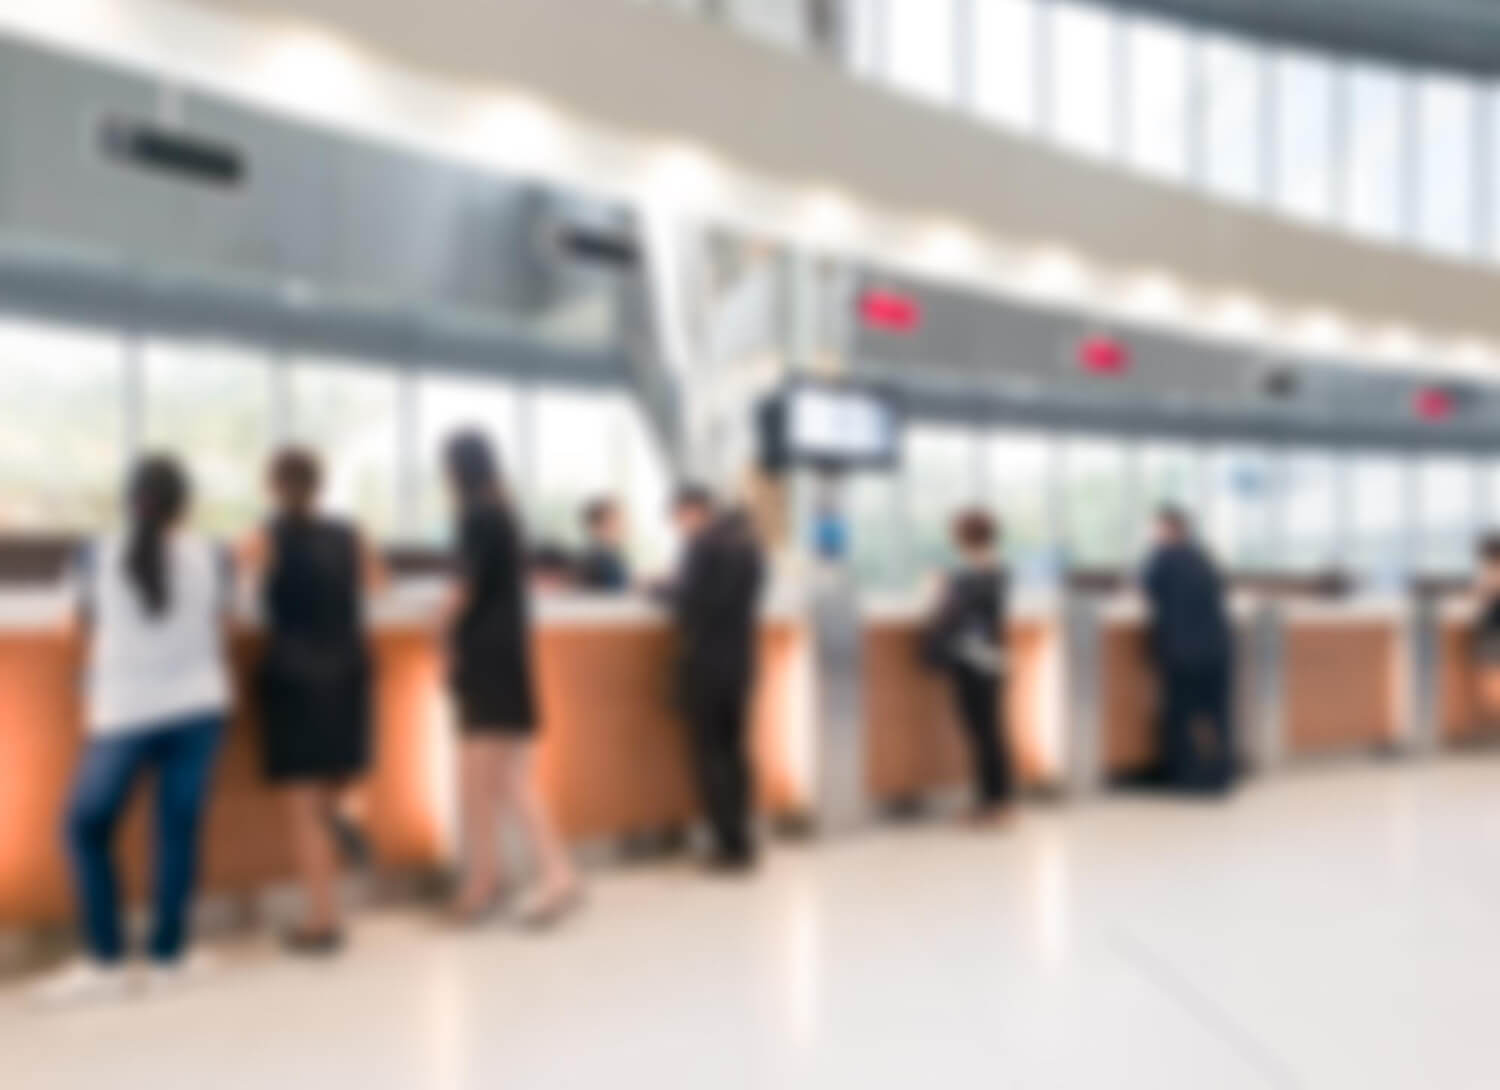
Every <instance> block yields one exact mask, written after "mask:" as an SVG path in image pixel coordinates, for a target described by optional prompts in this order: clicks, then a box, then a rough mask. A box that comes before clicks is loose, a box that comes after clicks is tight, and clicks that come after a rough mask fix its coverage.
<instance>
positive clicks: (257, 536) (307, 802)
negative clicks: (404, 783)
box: [240, 447, 382, 955]
mask: <svg viewBox="0 0 1500 1090" xmlns="http://www.w3.org/2000/svg"><path fill="white" fill-rule="evenodd" d="M321 482H322V467H321V466H320V464H319V462H318V459H317V457H316V456H315V455H314V454H312V453H311V452H310V451H307V450H304V449H302V448H300V447H289V448H287V449H285V450H283V451H281V452H280V453H278V454H277V455H276V456H275V457H274V458H273V459H272V461H271V468H270V473H269V474H268V478H267V483H268V485H269V488H270V492H271V497H272V502H273V504H274V506H275V509H276V514H275V516H274V517H273V518H272V519H271V520H270V521H269V522H268V523H267V524H266V525H265V526H264V527H262V528H261V529H260V530H258V531H257V532H255V533H254V534H252V535H251V536H250V537H249V538H248V539H247V540H246V542H245V543H244V545H243V546H242V548H241V552H240V558H241V567H242V570H243V572H244V574H245V576H246V577H247V579H248V580H250V581H251V582H252V583H253V584H254V585H255V586H256V588H257V589H258V591H259V593H260V599H261V602H262V605H263V607H264V611H265V620H266V649H265V656H264V658H263V659H262V660H261V666H260V673H259V677H258V690H259V695H260V710H261V740H262V743H263V752H264V760H265V769H266V776H267V778H268V779H269V780H270V781H271V782H272V783H273V784H275V785H276V786H277V787H279V788H280V789H281V792H282V796H283V798H284V800H285V804H286V814H287V820H288V823H289V825H290V828H291V833H292V844H293V847H294V850H295V855H296V859H297V867H298V870H299V871H300V872H301V878H302V888H303V892H304V898H303V913H302V921H301V923H300V924H299V925H298V926H297V927H295V928H293V929H292V930H291V931H289V932H288V933H287V935H286V936H285V945H286V947H287V949H288V950H290V951H291V952H293V953H297V954H313V955H317V954H332V953H335V952H336V951H338V950H339V948H340V947H341V946H342V945H343V930H342V927H341V922H340V912H339V904H338V872H339V865H338V857H339V854H340V852H341V851H342V852H343V853H344V854H346V855H349V856H351V857H353V858H354V859H355V860H356V861H359V860H360V859H361V857H362V856H363V855H364V837H363V835H362V834H361V833H360V832H359V830H358V826H357V825H356V824H355V823H354V822H353V821H351V820H350V819H349V817H348V816H347V815H346V813H345V811H344V806H345V804H346V799H347V797H348V791H347V789H348V788H349V787H350V786H351V785H352V784H353V782H354V781H355V780H357V779H358V778H359V777H360V776H361V775H362V774H363V773H364V772H365V769H366V767H367V766H368V764H369V760H370V733H371V731H370V719H371V695H370V686H371V673H372V669H371V657H370V649H369V646H368V644H367V642H366V639H365V633H364V598H365V591H366V590H367V589H373V587H374V586H375V585H376V584H378V583H379V582H380V580H381V578H382V574H381V570H380V565H379V562H378V561H377V560H376V558H375V556H374V554H373V553H371V552H370V551H369V550H368V549H367V548H366V547H365V544H364V542H363V540H362V539H361V537H360V535H359V532H358V531H357V530H356V529H355V528H354V527H353V526H350V525H348V524H347V523H345V522H343V521H341V520H338V519H334V518H330V517H328V516H326V515H324V514H322V513H321V512H320V511H319V510H318V492H319V488H320V485H321Z"/></svg>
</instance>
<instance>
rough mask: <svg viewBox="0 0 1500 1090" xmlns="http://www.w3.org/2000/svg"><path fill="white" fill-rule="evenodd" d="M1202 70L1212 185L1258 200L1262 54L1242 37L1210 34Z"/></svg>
mask: <svg viewBox="0 0 1500 1090" xmlns="http://www.w3.org/2000/svg"><path fill="white" fill-rule="evenodd" d="M1199 55H1200V57H1201V58H1202V60H1201V62H1200V63H1201V64H1202V70H1203V93H1204V108H1203V132H1202V140H1203V169H1204V178H1205V181H1206V182H1207V184H1208V188H1209V189H1210V190H1211V191H1213V192H1215V193H1218V194H1219V195H1221V196H1224V197H1231V198H1233V199H1235V200H1241V201H1254V200H1256V199H1257V198H1258V197H1259V196H1260V195H1261V190H1262V182H1263V180H1264V179H1263V172H1262V162H1263V160H1264V155H1263V149H1264V142H1263V136H1264V133H1265V123H1264V111H1265V109H1266V95H1265V86H1264V83H1265V81H1264V80H1263V78H1262V73H1263V69H1264V65H1263V63H1262V59H1261V55H1260V54H1259V53H1257V52H1256V51H1255V50H1254V49H1252V48H1250V47H1249V46H1247V45H1243V44H1241V43H1240V42H1236V41H1233V40H1230V39H1226V38H1207V39H1205V40H1204V41H1203V44H1202V46H1201V47H1200V54H1199Z"/></svg>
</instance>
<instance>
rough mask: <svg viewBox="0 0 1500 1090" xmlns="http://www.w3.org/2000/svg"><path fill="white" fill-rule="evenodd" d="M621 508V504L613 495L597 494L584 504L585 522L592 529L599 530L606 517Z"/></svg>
mask: <svg viewBox="0 0 1500 1090" xmlns="http://www.w3.org/2000/svg"><path fill="white" fill-rule="evenodd" d="M619 509H620V505H619V504H618V503H616V502H615V499H614V497H613V496H595V497H594V498H593V499H591V500H589V502H588V503H586V504H584V505H583V524H584V525H585V526H586V527H588V528H589V529H590V530H597V529H598V528H599V526H600V525H601V524H602V523H603V522H604V521H605V520H606V519H608V518H609V517H610V516H611V515H613V514H615V513H616V512H617V511H619Z"/></svg>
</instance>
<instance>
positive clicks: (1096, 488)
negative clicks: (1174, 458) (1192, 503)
mask: <svg viewBox="0 0 1500 1090" xmlns="http://www.w3.org/2000/svg"><path fill="white" fill-rule="evenodd" d="M1061 468H1062V515H1063V523H1064V527H1065V531H1064V532H1065V540H1066V543H1067V550H1068V559H1069V561H1070V563H1072V564H1073V565H1075V566H1080V567H1116V566H1119V565H1122V564H1125V563H1127V562H1129V561H1130V560H1131V559H1132V558H1131V557H1130V556H1129V552H1130V549H1129V544H1128V540H1127V539H1128V536H1129V526H1130V520H1131V518H1132V511H1131V504H1132V500H1131V499H1130V496H1129V493H1130V489H1129V487H1128V481H1127V475H1126V461H1125V444H1124V443H1123V442H1122V441H1120V440H1117V439H1107V438H1100V437H1093V436H1087V437H1081V436H1074V437H1071V438H1067V439H1064V440H1063V441H1062V451H1061Z"/></svg>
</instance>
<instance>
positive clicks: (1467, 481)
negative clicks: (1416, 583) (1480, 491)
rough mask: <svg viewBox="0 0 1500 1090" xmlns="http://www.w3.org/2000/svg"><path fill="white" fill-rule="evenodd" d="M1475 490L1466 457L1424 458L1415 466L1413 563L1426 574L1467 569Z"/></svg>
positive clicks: (1472, 533)
mask: <svg viewBox="0 0 1500 1090" xmlns="http://www.w3.org/2000/svg"><path fill="white" fill-rule="evenodd" d="M1476 495H1477V490H1476V488H1475V485H1474V465H1473V463H1472V462H1470V461H1469V460H1468V459H1466V458H1443V457H1429V458H1423V459H1422V460H1421V461H1420V462H1419V463H1418V466H1417V488H1416V508H1417V512H1416V514H1417V535H1416V565H1417V568H1418V569H1419V570H1420V571H1423V572H1427V573H1429V574H1453V573H1456V572H1464V571H1467V570H1468V569H1469V567H1470V564H1471V557H1472V556H1473V548H1474V527H1475V511H1474V501H1475V497H1476Z"/></svg>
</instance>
